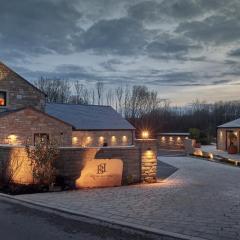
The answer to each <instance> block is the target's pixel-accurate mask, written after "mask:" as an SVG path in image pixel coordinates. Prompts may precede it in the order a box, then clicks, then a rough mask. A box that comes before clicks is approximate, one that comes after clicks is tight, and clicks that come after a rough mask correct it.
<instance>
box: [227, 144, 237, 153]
mask: <svg viewBox="0 0 240 240" xmlns="http://www.w3.org/2000/svg"><path fill="white" fill-rule="evenodd" d="M237 151H238V149H237V146H234V145H230V146H229V147H228V153H229V154H237Z"/></svg>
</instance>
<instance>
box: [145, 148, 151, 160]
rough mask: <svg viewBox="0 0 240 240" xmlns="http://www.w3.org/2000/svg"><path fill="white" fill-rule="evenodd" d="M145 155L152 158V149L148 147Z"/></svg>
mask: <svg viewBox="0 0 240 240" xmlns="http://www.w3.org/2000/svg"><path fill="white" fill-rule="evenodd" d="M145 156H146V157H147V158H148V159H150V158H153V151H152V150H151V148H148V149H147V151H146V153H145Z"/></svg>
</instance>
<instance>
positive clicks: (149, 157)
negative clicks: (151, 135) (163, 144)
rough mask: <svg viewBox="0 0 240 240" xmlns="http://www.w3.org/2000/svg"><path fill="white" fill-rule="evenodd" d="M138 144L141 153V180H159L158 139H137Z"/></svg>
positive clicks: (148, 181) (150, 181) (147, 181)
mask: <svg viewBox="0 0 240 240" xmlns="http://www.w3.org/2000/svg"><path fill="white" fill-rule="evenodd" d="M135 143H136V146H137V147H138V148H139V149H140V154H141V181H142V182H146V183H154V182H156V181H157V140H156V139H137V140H136V141H135Z"/></svg>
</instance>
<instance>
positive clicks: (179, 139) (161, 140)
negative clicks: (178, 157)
mask: <svg viewBox="0 0 240 240" xmlns="http://www.w3.org/2000/svg"><path fill="white" fill-rule="evenodd" d="M185 138H188V136H187V135H186V136H181V135H177V134H175V135H164V134H159V135H158V136H157V142H158V148H159V149H172V150H183V149H184V139H185Z"/></svg>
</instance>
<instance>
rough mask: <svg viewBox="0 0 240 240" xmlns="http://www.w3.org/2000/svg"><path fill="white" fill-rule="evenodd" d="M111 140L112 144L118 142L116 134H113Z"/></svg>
mask: <svg viewBox="0 0 240 240" xmlns="http://www.w3.org/2000/svg"><path fill="white" fill-rule="evenodd" d="M111 142H112V144H115V143H116V142H117V139H116V137H115V136H112V137H111Z"/></svg>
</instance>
